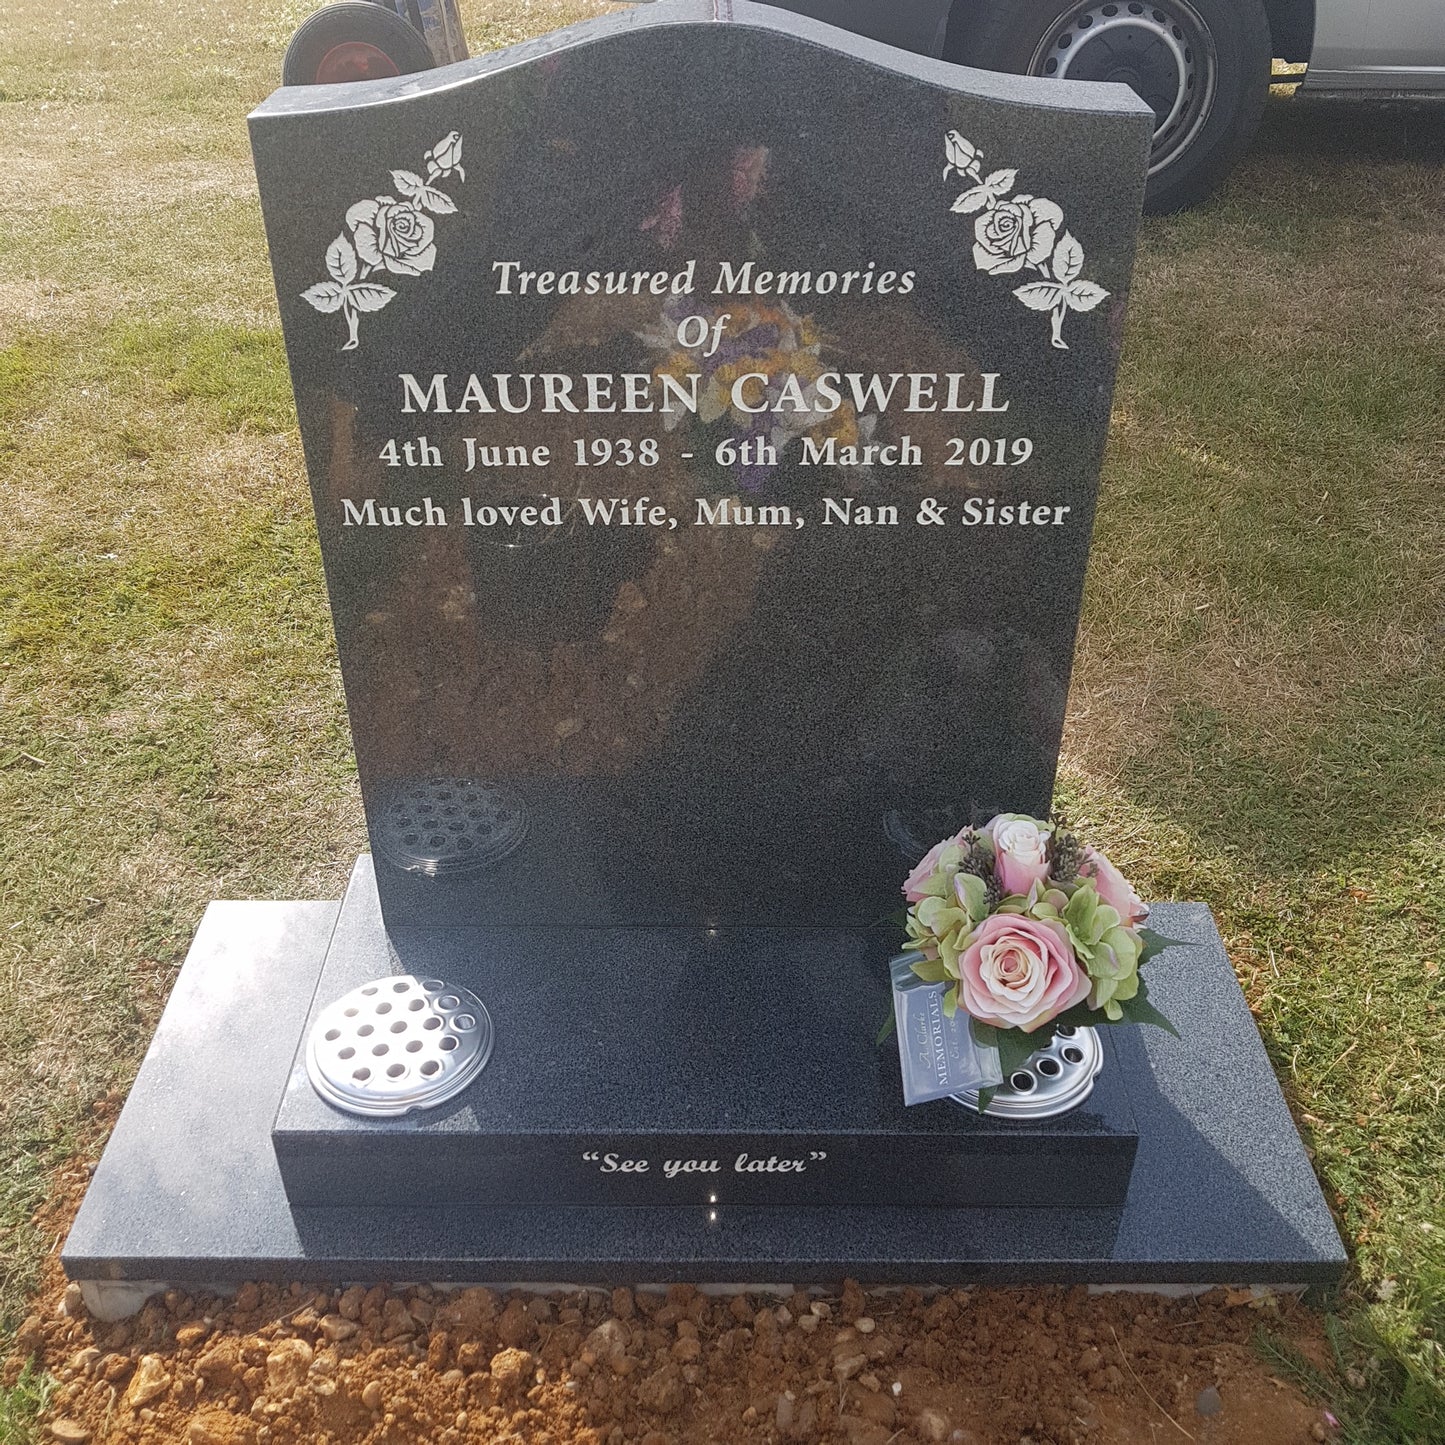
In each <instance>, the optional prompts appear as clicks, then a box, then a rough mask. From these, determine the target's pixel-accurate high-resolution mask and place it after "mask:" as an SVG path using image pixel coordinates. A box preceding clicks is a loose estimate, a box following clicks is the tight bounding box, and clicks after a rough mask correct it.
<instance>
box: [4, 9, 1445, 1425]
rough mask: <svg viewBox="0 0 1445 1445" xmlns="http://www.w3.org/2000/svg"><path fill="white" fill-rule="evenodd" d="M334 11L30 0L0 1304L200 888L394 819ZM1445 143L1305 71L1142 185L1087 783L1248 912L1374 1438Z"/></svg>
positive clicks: (1432, 1237)
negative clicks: (348, 468)
mask: <svg viewBox="0 0 1445 1445" xmlns="http://www.w3.org/2000/svg"><path fill="white" fill-rule="evenodd" d="M311 8H312V4H311V0H260V3H256V4H252V5H245V6H222V5H219V4H215V3H212V0H168V3H165V4H162V3H160V0H127V3H126V4H124V5H120V4H118V3H116V0H111V3H108V4H102V3H100V0H75V3H73V4H71V5H68V6H64V7H56V6H54V5H51V4H44V3H41V0H12V3H10V4H8V5H7V6H6V7H5V8H4V10H3V11H0V526H3V533H0V535H3V542H0V1269H3V1283H0V1312H3V1317H4V1321H5V1323H6V1326H7V1327H13V1326H14V1324H15V1323H16V1322H17V1321H18V1318H19V1316H20V1314H21V1313H22V1312H23V1309H24V1306H25V1301H26V1299H27V1296H28V1293H29V1291H31V1290H32V1289H33V1288H34V1285H35V1281H36V1279H37V1278H38V1269H39V1263H40V1261H41V1259H42V1258H43V1257H44V1255H45V1253H46V1251H48V1250H50V1249H51V1248H52V1247H53V1246H54V1244H55V1240H54V1239H52V1238H49V1237H44V1236H42V1235H41V1234H39V1233H38V1231H37V1230H36V1228H35V1227H34V1226H33V1225H32V1223H31V1220H32V1216H33V1215H34V1213H35V1210H36V1208H37V1206H38V1205H39V1204H40V1203H41V1202H42V1201H43V1199H44V1198H45V1196H46V1193H47V1189H48V1187H49V1183H50V1179H51V1176H52V1171H53V1170H54V1169H55V1167H56V1166H57V1165H58V1164H59V1163H61V1162H62V1161H64V1160H66V1159H68V1158H69V1157H71V1156H72V1155H73V1154H74V1153H75V1152H76V1151H78V1150H84V1151H93V1150H94V1149H95V1148H96V1146H97V1137H98V1128H97V1125H96V1124H95V1122H94V1108H93V1106H94V1105H95V1103H96V1101H97V1100H101V1099H104V1098H105V1097H106V1096H107V1095H109V1094H111V1093H112V1092H113V1091H117V1090H120V1091H123V1090H124V1089H125V1088H126V1087H127V1085H128V1084H129V1081H130V1079H131V1078H132V1077H133V1075H134V1073H135V1070H136V1068H137V1066H138V1064H139V1061H140V1058H141V1055H142V1054H143V1052H144V1049H145V1046H146V1043H147V1040H148V1038H149V1036H150V1032H151V1029H152V1028H153V1026H154V1024H155V1021H156V1018H157V1016H158V1014H159V1011H160V1008H161V1006H162V1004H163V1002H164V1000H165V997H166V994H167V991H168V989H169V986H170V983H171V980H172V978H173V977H174V973H175V970H176V968H177V966H178V965H179V963H180V960H181V958H182V956H183V954H184V952H185V948H186V946H187V943H188V941H189V938H190V934H191V932H192V930H193V928H194V927H195V924H196V922H197V920H198V919H199V917H200V913H201V910H202V909H203V907H204V905H205V903H206V901H207V900H208V899H210V898H212V897H329V896H337V895H338V894H339V891H340V888H341V885H342V882H343V879H344V877H345V874H346V871H347V869H348V867H349V864H350V862H351V860H352V858H353V857H354V855H355V854H356V853H357V852H358V851H359V850H360V849H361V848H362V847H363V846H364V830H363V826H362V818H361V809H360V803H359V797H358V793H357V789H356V784H355V778H354V772H353V767H352V761H351V754H350V743H349V737H348V733H347V727H346V720H345V714H344V709H343V705H342V699H341V692H340V686H339V681H338V678H337V675H336V667H335V658H334V654H333V644H332V638H331V632H330V621H329V617H328V614H327V610H326V603H325V597H324V592H323V588H322V581H321V571H320V563H319V557H318V554H317V548H316V542H315V537H314V532H313V526H312V521H311V512H310V503H309V499H308V495H307V491H306V487H305V480H304V472H303V467H302V461H301V452H300V445H299V442H298V440H297V438H296V436H295V433H294V428H295V418H294V414H293V411H292V405H291V398H290V389H289V382H288V379H287V376H286V372H285V366H284V361H283V356H282V348H281V339H280V333H279V330H278V327H277V322H276V316H275V309H274V302H273V297H272V292H271V280H270V274H269V270H268V266H267V261H266V255H265V248H264V242H263V238H262V231H261V223H260V215H259V210H258V206H257V202H256V196H255V190H254V183H253V180H252V177H251V172H250V163H249V153H248V150H247V143H246V135H245V125H244V117H245V115H246V112H247V111H248V110H249V109H250V108H251V107H252V106H253V105H254V104H255V103H256V102H257V101H259V100H260V99H261V98H262V97H263V96H264V95H266V94H267V93H268V92H269V91H270V89H271V88H272V87H273V84H274V82H275V78H276V76H277V74H278V72H279V65H280V55H281V51H282V49H283V47H284V44H285V41H286V39H287V38H288V37H289V35H290V33H291V31H292V30H293V29H294V27H295V25H296V23H297V22H298V21H299V20H300V18H301V17H302V16H303V15H304V14H305V13H306V12H307V11H308V10H309V9H311ZM600 8H604V7H601V6H599V5H597V4H588V3H585V0H570V3H568V0H486V3H484V0H477V3H475V4H473V5H472V7H471V10H470V12H469V14H468V17H467V18H468V22H469V26H470V34H471V39H472V43H473V48H474V49H477V50H479V49H482V48H484V47H488V46H493V45H500V44H505V43H508V42H510V41H512V40H515V39H518V38H520V37H521V36H523V35H525V34H528V33H532V32H536V31H540V30H545V29H549V28H552V27H553V26H555V25H559V24H563V23H566V22H567V21H569V20H572V19H575V18H578V17H580V16H581V15H583V14H588V13H596V12H597V10H599V9H600ZM1442 154H1445V109H1442V111H1440V112H1430V111H1385V110H1379V109H1373V108H1371V109H1363V108H1362V109H1355V108H1353V107H1348V106H1342V107H1325V106H1320V105H1315V104H1311V103H1308V102H1301V101H1285V100H1276V101H1275V102H1274V103H1273V104H1272V105H1271V107H1270V111H1269V114H1268V116H1267V118H1266V123H1265V127H1264V131H1263V134H1262V136H1261V139H1260V141H1259V143H1258V144H1257V146H1256V147H1255V150H1254V152H1253V154H1252V156H1251V158H1250V159H1249V161H1248V162H1247V163H1246V164H1245V165H1244V166H1243V167H1242V168H1241V170H1240V171H1239V173H1238V174H1237V175H1236V177H1235V178H1234V179H1233V180H1232V182H1231V183H1230V185H1229V186H1228V188H1227V189H1226V191H1225V192H1224V194H1223V195H1222V196H1221V197H1220V198H1219V199H1218V200H1216V201H1215V202H1214V203H1212V204H1211V205H1210V206H1208V207H1207V208H1205V209H1204V210H1202V211H1199V212H1196V213H1194V214H1191V215H1188V216H1184V217H1178V218H1169V219H1160V220H1154V221H1150V222H1149V223H1147V225H1146V227H1145V232H1144V239H1143V245H1142V250H1141V255H1140V263H1139V271H1138V278H1137V283H1136V288H1135V293H1134V298H1133V305H1132V313H1131V320H1130V328H1129V337H1128V344H1127V347H1126V355H1125V366H1124V372H1123V376H1122V378H1121V384H1120V388H1119V393H1118V398H1117V410H1116V415H1115V424H1114V431H1113V442H1112V447H1111V452H1110V456H1109V459H1108V462H1107V465H1106V471H1105V485H1104V500H1103V504H1102V507H1101V511H1100V516H1099V525H1098V536H1097V540H1096V546H1095V551H1094V561H1093V565H1092V570H1091V572H1090V578H1089V587H1088V594H1087V603H1086V613H1085V622H1084V630H1083V636H1082V640H1081V647H1080V654H1079V664H1078V669H1077V673H1076V677H1075V684H1074V690H1073V694H1072V699H1071V709H1070V722H1069V730H1068V735H1067V741H1066V755H1065V768H1064V777H1063V785H1062V789H1061V801H1062V802H1064V803H1065V804H1066V805H1067V807H1068V808H1069V810H1070V812H1071V814H1072V815H1073V817H1074V818H1075V819H1076V820H1078V821H1081V822H1087V823H1088V824H1089V825H1090V827H1091V831H1092V832H1093V833H1094V834H1095V835H1096V836H1098V838H1099V839H1100V841H1101V842H1103V843H1104V844H1105V846H1107V847H1108V848H1109V851H1110V852H1111V853H1112V854H1113V855H1114V856H1115V858H1116V859H1117V861H1118V862H1119V863H1120V864H1121V865H1122V866H1124V867H1125V868H1126V871H1130V872H1131V873H1133V874H1134V875H1135V876H1136V877H1137V878H1138V880H1139V881H1140V883H1141V884H1142V885H1144V888H1143V891H1144V892H1145V893H1146V895H1149V896H1153V897H1156V898H1198V899H1203V900H1205V901H1207V902H1209V903H1210V904H1211V905H1212V906H1213V908H1214V909H1215V911H1216V913H1217V915H1218V918H1219V920H1220V924H1221V926H1222V928H1223V929H1224V932H1225V935H1226V939H1227V941H1228V943H1229V945H1230V948H1231V953H1232V957H1233V959H1234V961H1235V964H1236V966H1237V968H1238V970H1239V973H1240V976H1241V978H1242V980H1243V982H1244V985H1245V987H1246V990H1247V991H1248V994H1249V998H1250V1002H1251V1004H1252V1005H1253V1007H1254V1010H1255V1015H1256V1017H1257V1019H1258V1021H1259V1026H1260V1029H1261V1031H1262V1032H1263V1034H1264V1037H1265V1040H1266V1043H1267V1044H1268V1047H1269V1049H1270V1052H1271V1055H1272V1057H1273V1059H1274V1061H1275V1064H1276V1067H1277V1069H1278V1070H1279V1074H1280V1077H1281V1079H1282V1081H1283V1083H1284V1086H1285V1088H1286V1091H1287V1093H1288V1094H1289V1097H1290V1100H1291V1103H1292V1105H1293V1107H1294V1110H1295V1115H1296V1118H1297V1120H1298V1121H1299V1123H1300V1126H1301V1128H1302V1130H1303V1131H1304V1133H1305V1137H1306V1141H1307V1142H1308V1144H1309V1145H1310V1147H1311V1149H1312V1150H1313V1151H1314V1155H1315V1162H1316V1166H1317V1168H1318V1169H1319V1171H1320V1174H1321V1177H1322V1179H1323V1180H1324V1183H1325V1186H1326V1188H1327V1190H1328V1191H1329V1194H1330V1197H1331V1199H1332V1201H1333V1202H1334V1204H1335V1205H1336V1207H1337V1209H1338V1213H1339V1218H1340V1221H1341V1225H1342V1228H1343V1230H1344V1231H1345V1233H1346V1236H1347V1238H1348V1239H1349V1241H1350V1242H1351V1245H1352V1247H1353V1248H1354V1250H1355V1251H1356V1260H1357V1267H1356V1269H1355V1271H1354V1272H1353V1275H1352V1277H1351V1281H1350V1283H1349V1285H1348V1287H1347V1289H1346V1290H1345V1291H1344V1292H1343V1294H1341V1295H1340V1296H1339V1297H1337V1298H1335V1299H1334V1300H1332V1301H1330V1302H1328V1303H1329V1307H1330V1308H1331V1310H1332V1311H1333V1315H1334V1319H1335V1321H1336V1324H1337V1332H1338V1337H1339V1340H1340V1347H1341V1350H1342V1352H1343V1362H1344V1363H1345V1364H1348V1365H1349V1366H1350V1367H1351V1368H1352V1369H1358V1370H1360V1371H1361V1372H1362V1374H1363V1376H1364V1379H1365V1383H1364V1387H1363V1388H1356V1389H1355V1390H1353V1391H1350V1392H1348V1393H1346V1394H1345V1395H1343V1396H1339V1397H1337V1398H1336V1403H1335V1406H1334V1408H1335V1409H1336V1413H1339V1414H1342V1415H1343V1416H1344V1417H1345V1418H1346V1422H1347V1427H1348V1431H1349V1434H1350V1436H1351V1437H1352V1438H1355V1439H1358V1440H1362V1441H1363V1440H1373V1441H1378V1442H1381V1445H1397V1442H1409V1441H1417V1440H1418V1441H1426V1440H1445V1358H1442V1345H1441V1343H1440V1339H1441V1337H1442V1336H1445V1168H1442V1160H1445V1106H1442V1099H1441V1094H1442V1090H1445V1048H1442V1040H1445V1020H1442V1018H1441V1013H1440V1010H1441V1007H1442V1004H1445V982H1442V976H1441V967H1442V964H1445V926H1442V925H1445V823H1442V814H1445V679H1442V669H1441V666H1440V657H1441V651H1442V644H1445V602H1442V597H1445V590H1442V584H1445V507H1442V504H1441V494H1440V484H1441V474H1442V469H1445V467H1442V464H1445V454H1442V453H1445V444H1442V428H1441V418H1440V406H1441V398H1442V396H1445V264H1442V263H1445V241H1442V236H1445V170H1442V167H1441V164H1440V162H1439V160H1438V157H1440V156H1441V155H1442ZM42 1392H43V1391H42V1385H41V1383H40V1382H38V1381H35V1380H26V1381H24V1382H23V1385H22V1387H17V1390H16V1391H14V1392H10V1394H9V1397H8V1398H7V1399H5V1400H4V1401H3V1408H0V1441H10V1440H18V1439H21V1438H23V1437H22V1432H23V1430H24V1424H23V1420H24V1418H25V1417H26V1411H27V1410H28V1409H30V1406H29V1405H27V1403H26V1402H27V1401H31V1402H33V1401H35V1400H38V1399H39V1398H40V1397H41V1394H42ZM32 1413H33V1411H32Z"/></svg>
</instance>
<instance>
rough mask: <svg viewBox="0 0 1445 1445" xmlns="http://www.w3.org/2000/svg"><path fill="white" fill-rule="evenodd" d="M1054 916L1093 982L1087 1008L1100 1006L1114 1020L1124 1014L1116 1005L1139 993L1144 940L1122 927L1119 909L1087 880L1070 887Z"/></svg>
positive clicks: (1098, 1007) (1117, 1019)
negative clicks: (1065, 931) (1102, 898)
mask: <svg viewBox="0 0 1445 1445" xmlns="http://www.w3.org/2000/svg"><path fill="white" fill-rule="evenodd" d="M1051 892H1057V890H1051ZM1046 896H1047V895H1046ZM1053 916H1056V917H1057V918H1058V919H1059V921H1060V922H1061V923H1062V924H1063V925H1064V927H1065V929H1067V930H1068V934H1069V941H1070V942H1071V943H1072V944H1073V945H1074V953H1075V954H1076V955H1077V957H1078V960H1079V962H1080V963H1082V964H1083V965H1084V968H1085V970H1086V971H1087V972H1088V975H1089V979H1090V982H1091V985H1092V986H1091V987H1090V989H1089V1007H1090V1008H1094V1009H1103V1011H1104V1015H1105V1017H1106V1018H1108V1019H1109V1020H1110V1022H1112V1023H1117V1022H1118V1021H1119V1020H1120V1019H1121V1018H1123V1016H1124V1011H1123V1009H1122V1008H1120V1007H1119V1005H1120V1004H1121V1003H1124V1002H1127V1001H1128V1000H1129V999H1131V998H1133V997H1134V995H1135V994H1137V993H1138V992H1139V959H1140V956H1141V955H1142V954H1143V952H1144V944H1143V941H1142V940H1141V939H1140V937H1139V935H1138V934H1137V933H1135V932H1134V931H1133V929H1130V928H1125V927H1124V922H1123V919H1121V918H1120V917H1119V914H1118V912H1117V911H1116V910H1115V909H1113V908H1111V907H1109V905H1108V904H1107V903H1105V902H1103V901H1102V900H1101V899H1100V897H1099V893H1098V890H1097V889H1096V888H1095V887H1094V885H1093V883H1092V882H1091V881H1088V880H1085V881H1084V882H1083V883H1081V884H1079V886H1078V887H1077V888H1075V889H1074V890H1073V892H1072V894H1070V895H1069V897H1068V900H1067V902H1066V903H1065V904H1064V906H1063V908H1062V909H1060V910H1059V911H1058V913H1057V914H1056V915H1053Z"/></svg>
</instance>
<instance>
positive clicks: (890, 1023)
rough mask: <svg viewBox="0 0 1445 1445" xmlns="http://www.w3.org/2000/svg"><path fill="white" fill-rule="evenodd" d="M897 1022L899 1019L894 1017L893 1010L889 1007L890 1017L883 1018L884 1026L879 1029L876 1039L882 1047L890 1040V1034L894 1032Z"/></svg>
mask: <svg viewBox="0 0 1445 1445" xmlns="http://www.w3.org/2000/svg"><path fill="white" fill-rule="evenodd" d="M897 1024H898V1020H897V1019H895V1018H894V1017H893V1010H892V1009H889V1010H888V1017H887V1018H886V1019H884V1020H883V1026H882V1028H880V1029H879V1030H878V1037H877V1039H876V1040H875V1042H876V1043H877V1045H878V1047H879V1048H880V1049H881V1048H882V1047H883V1045H884V1044H885V1043H887V1042H888V1035H889V1034H891V1033H892V1032H893V1030H894V1029H895V1028H896V1027H897Z"/></svg>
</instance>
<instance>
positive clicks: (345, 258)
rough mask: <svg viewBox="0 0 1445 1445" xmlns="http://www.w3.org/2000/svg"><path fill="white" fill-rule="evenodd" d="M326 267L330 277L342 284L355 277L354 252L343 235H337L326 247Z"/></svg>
mask: <svg viewBox="0 0 1445 1445" xmlns="http://www.w3.org/2000/svg"><path fill="white" fill-rule="evenodd" d="M326 269H327V271H328V272H330V274H331V279H332V280H333V281H339V282H341V284H342V285H343V286H344V285H345V284H346V283H347V282H348V281H354V280H355V279H356V252H355V251H354V250H352V248H351V242H350V241H348V240H347V239H346V237H345V236H338V237H337V238H336V239H335V240H334V241H333V242H332V243H331V244H330V245H329V246H328V247H327V248H326Z"/></svg>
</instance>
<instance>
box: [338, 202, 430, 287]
mask: <svg viewBox="0 0 1445 1445" xmlns="http://www.w3.org/2000/svg"><path fill="white" fill-rule="evenodd" d="M346 224H347V225H348V226H350V227H351V239H352V242H353V243H354V244H355V246H356V254H357V255H358V256H359V257H360V258H361V259H362V261H364V262H365V263H366V264H367V265H368V266H370V267H372V268H373V269H377V268H380V267H384V268H385V269H386V270H388V271H390V272H391V273H392V274H393V275H396V276H420V275H421V273H422V272H423V271H430V270H431V268H432V267H433V266H434V265H436V259H437V248H436V245H435V244H434V242H433V239H432V238H433V237H434V236H435V235H436V225H435V223H434V222H433V221H432V218H431V217H430V216H428V215H427V214H426V212H425V211H423V210H421V209H420V208H419V207H418V206H417V205H416V204H415V203H414V202H412V201H398V200H397V199H396V198H395V197H394V196H378V197H377V198H376V199H375V200H374V201H358V202H357V203H356V204H355V205H354V206H352V207H351V209H350V210H349V211H347V213H346Z"/></svg>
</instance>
